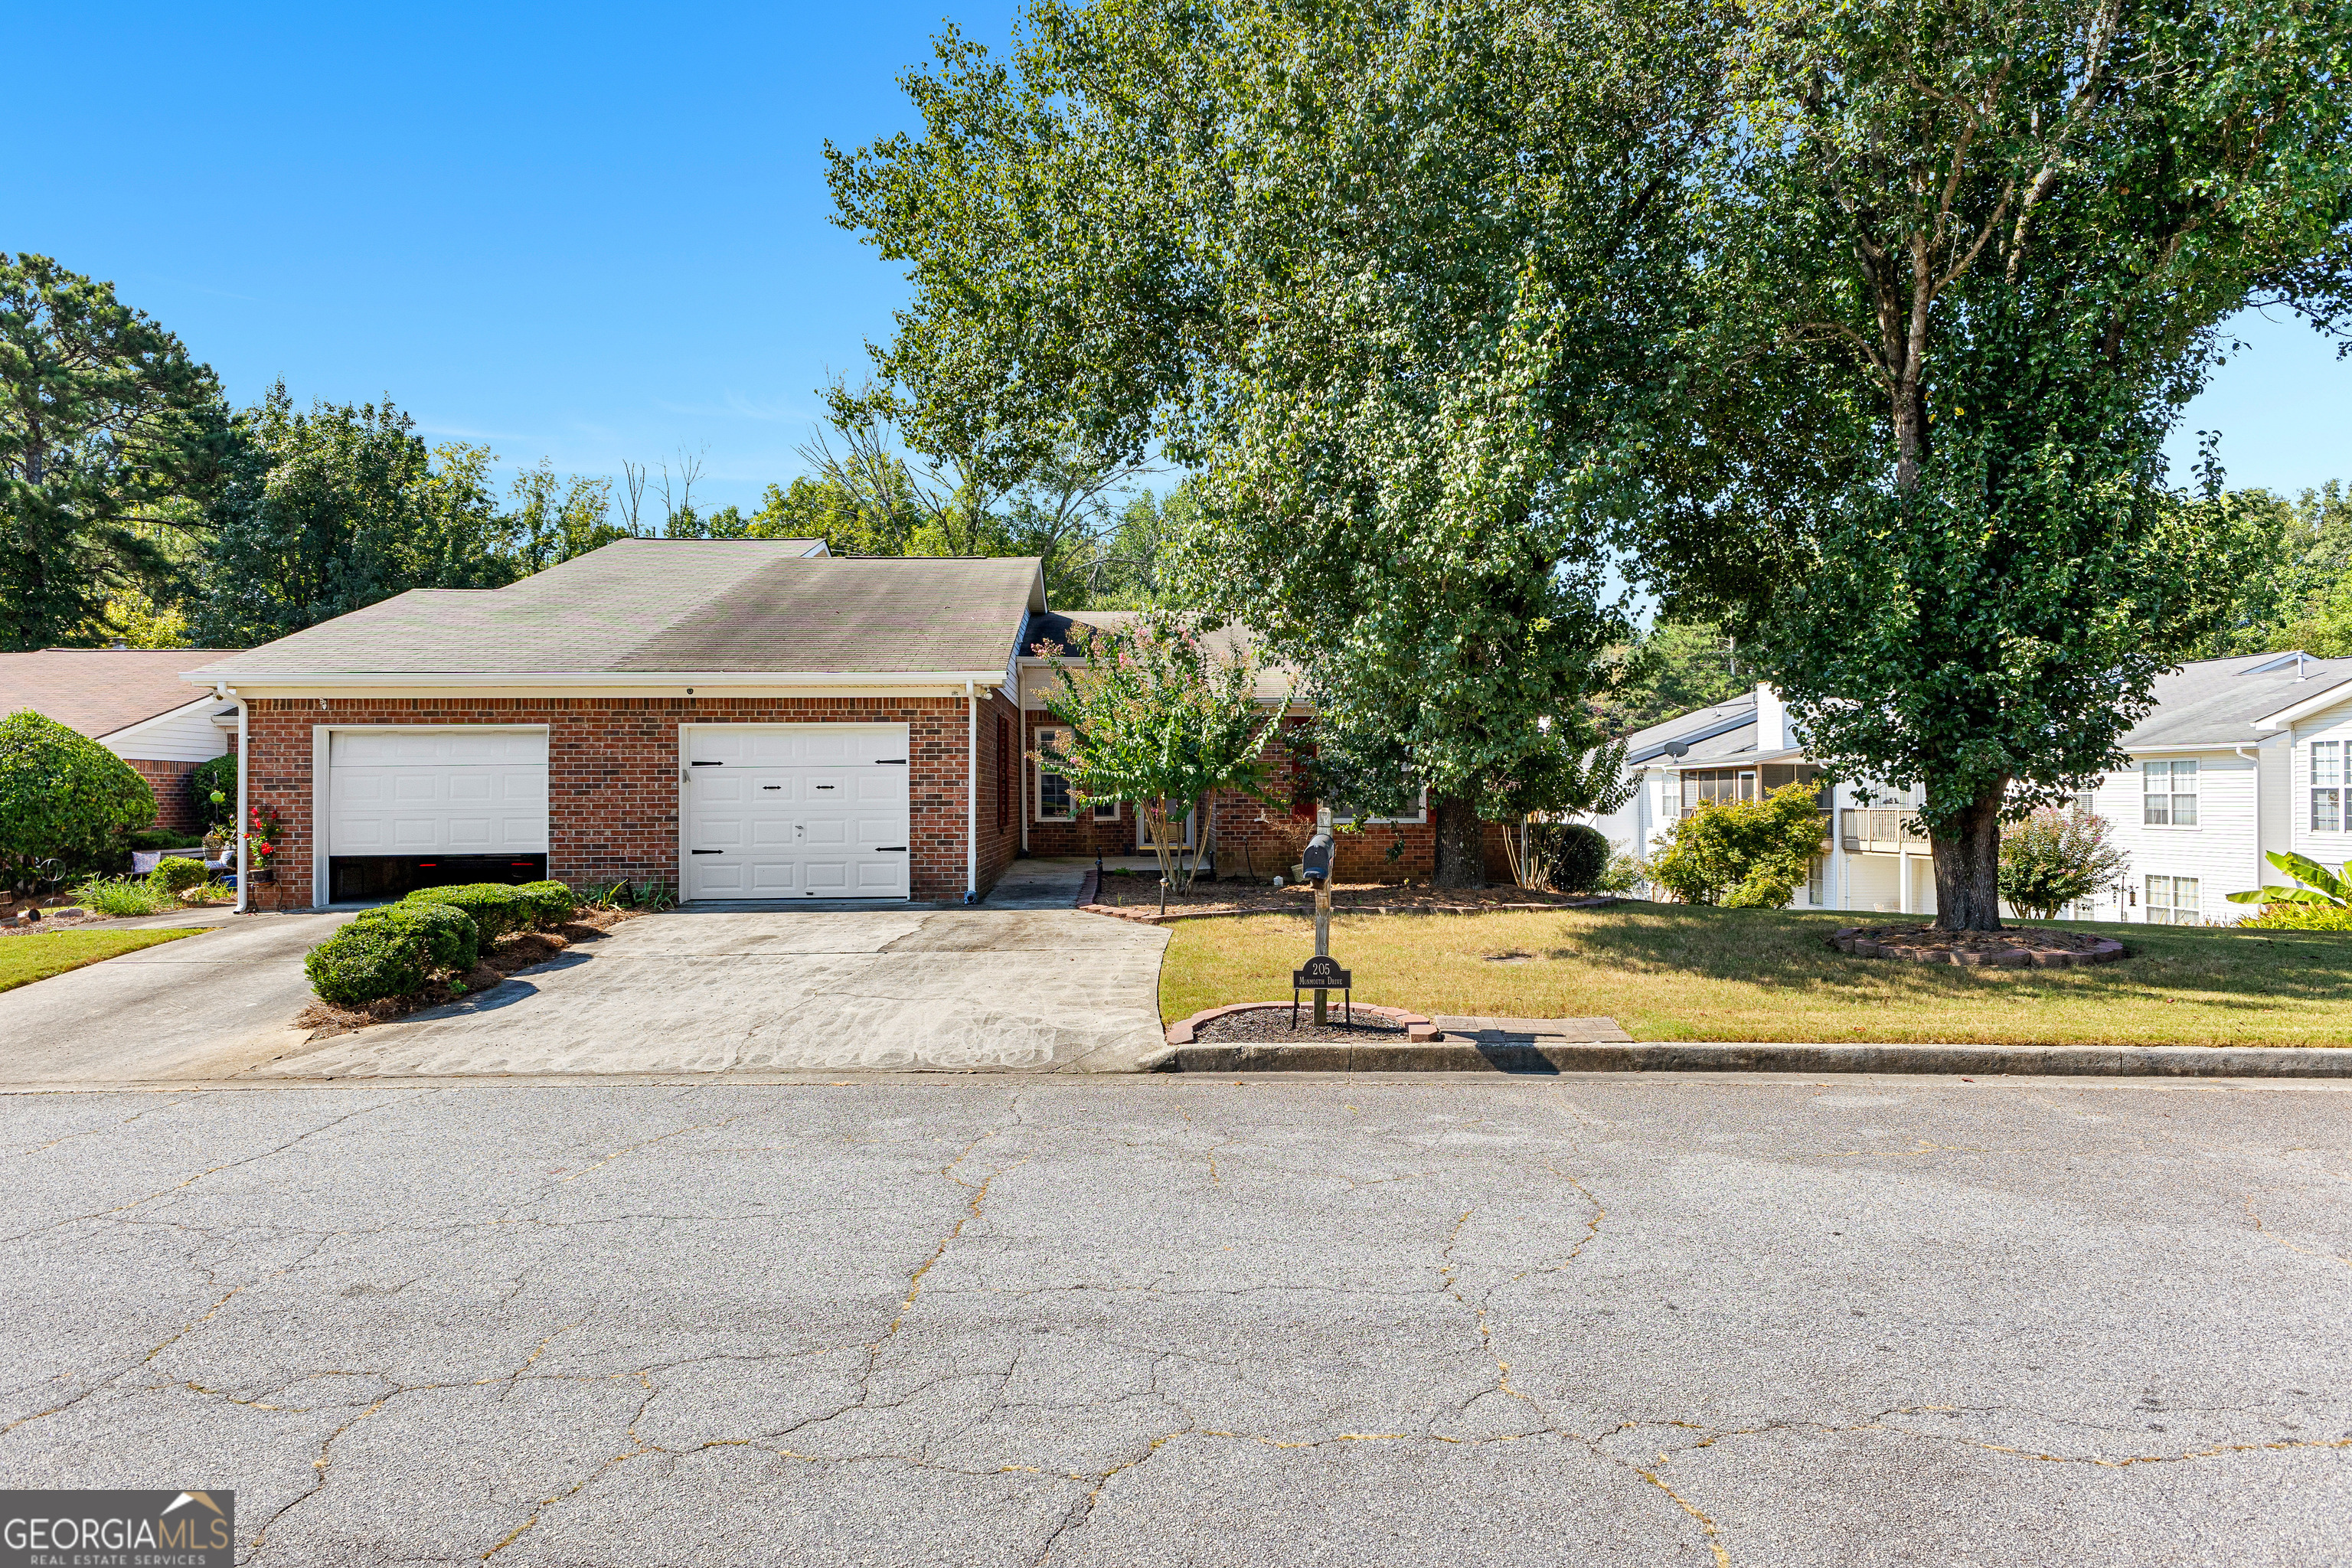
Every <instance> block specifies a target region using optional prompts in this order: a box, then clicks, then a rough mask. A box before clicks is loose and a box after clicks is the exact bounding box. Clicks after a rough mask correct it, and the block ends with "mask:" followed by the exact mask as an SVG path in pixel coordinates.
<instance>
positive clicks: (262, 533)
mask: <svg viewBox="0 0 2352 1568" xmlns="http://www.w3.org/2000/svg"><path fill="white" fill-rule="evenodd" d="M240 427H241V428H240V434H241V435H242V437H243V442H242V451H241V454H240V456H239V458H237V460H236V475H235V478H234V479H233V480H232V482H231V483H230V484H229V486H228V487H227V489H226V494H225V496H224V499H223V501H222V504H221V507H220V514H219V524H218V532H217V534H216V535H215V541H214V543H213V549H212V553H211V557H210V560H209V562H208V564H207V568H206V577H205V597H204V600H203V603H202V605H201V606H200V608H199V610H198V614H197V631H198V635H199V637H201V638H202V639H203V640H205V641H206V642H208V643H210V644H211V645H212V646H215V647H247V646H248V645H250V644H252V643H256V642H263V641H267V640H268V639H270V638H272V637H285V636H288V635H289V634H290V633H293V632H298V631H300V630H301V629H303V628H304V627H305V626H315V625H317V624H318V623H319V622H320V621H323V620H326V619H328V618H330V617H331V616H341V615H347V614H349V613H350V612H351V611H353V610H357V609H362V608H364V607H365V606H367V605H372V604H374V603H375V602H376V601H377V600H379V599H387V598H390V597H391V596H392V595H394V594H400V593H404V592H406V591H407V590H409V589H411V588H496V587H499V586H502V585H503V584H507V583H510V582H512V581H513V580H514V579H515V578H516V577H517V576H518V575H519V574H520V573H521V571H522V570H523V567H522V566H521V565H520V563H518V561H517V558H516V557H515V555H514V554H513V553H512V552H511V551H510V548H509V546H510V543H511V534H512V527H513V524H512V521H511V520H510V519H509V517H508V516H507V515H506V514H504V513H502V512H500V511H499V508H498V503H497V500H496V498H495V496H494V495H493V494H492V491H491V488H490V484H491V481H490V474H489V464H490V461H491V458H490V454H489V452H488V448H486V447H472V446H467V445H464V444H460V443H450V444H446V445H444V446H443V447H440V448H439V449H438V450H437V451H428V450H427V449H426V447H425V442H424V440H423V439H422V438H421V437H418V436H417V435H416V434H415V426H414V422H413V421H412V420H411V419H410V418H409V417H408V416H406V415H405V414H403V413H401V412H400V411H399V410H398V409H397V408H395V407H394V406H393V405H392V402H391V400H390V399H389V398H387V399H385V400H384V402H383V404H381V405H374V404H362V405H352V404H347V403H346V404H337V403H327V402H320V403H318V404H315V405H313V406H312V407H311V408H310V410H309V411H308V412H304V411H301V410H299V409H297V408H295V407H294V405H293V400H292V399H291V398H290V397H289V396H288V395H287V392H286V388H285V386H284V385H283V384H279V385H278V386H277V387H275V388H273V389H272V390H271V392H270V394H269V395H268V397H267V398H266V399H265V400H264V401H263V402H262V405H261V406H260V407H258V408H257V409H254V410H253V411H252V412H251V413H250V414H249V415H247V416H244V417H243V418H242V419H241V420H240ZM528 504H529V501H528V499H526V505H527V506H528ZM556 526H557V528H558V529H559V531H560V527H561V524H560V521H559V523H558V524H557V525H556ZM541 537H542V538H543V537H544V535H543V534H542V535H541Z"/></svg>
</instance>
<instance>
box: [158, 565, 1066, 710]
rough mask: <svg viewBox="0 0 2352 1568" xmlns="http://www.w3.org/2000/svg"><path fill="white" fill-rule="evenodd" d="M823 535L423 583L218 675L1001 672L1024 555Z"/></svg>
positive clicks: (1033, 570) (214, 668)
mask: <svg viewBox="0 0 2352 1568" xmlns="http://www.w3.org/2000/svg"><path fill="white" fill-rule="evenodd" d="M814 543H815V542H814V541H813V540H651V539H646V540H620V541H616V542H614V543H611V544H608V545H606V546H604V548H603V549H601V550H596V551H593V552H590V553H588V554H586V555H582V556H577V557H575V558H573V559H572V560H570V561H567V562H565V563H562V565H560V566H553V567H551V568H549V569H548V570H547V571H544V572H541V573H540V574H538V575H536V576H533V577H528V578H525V579H524V580H523V581H521V582H520V583H517V584H512V585H511V586H509V587H505V588H498V589H419V590H416V591H415V592H412V593H407V594H403V595H400V596H399V597H397V598H393V599H387V600H385V601H383V603H382V604H378V605H369V606H368V607H367V608H366V609H363V610H358V611H355V612H353V613H352V614H351V615H348V616H338V617H336V618H335V619H334V620H331V621H326V622H323V623H321V624H320V625H318V626H312V627H310V629H309V630H308V631H301V632H297V633H295V634H294V635H293V636H292V637H281V638H279V639H278V641H276V642H272V643H265V644H263V645H262V646H261V647H257V648H249V649H247V650H246V651H245V652H242V653H236V654H231V655H229V656H227V657H226V658H221V659H219V660H218V661H216V662H215V663H212V664H209V665H206V666H205V668H204V670H203V671H202V673H203V674H204V675H205V677H206V678H207V679H223V680H231V681H234V680H236V679H262V678H265V677H268V676H272V675H302V674H344V675H512V676H515V677H517V678H521V677H526V676H530V675H534V674H596V673H610V674H624V673H630V674H635V673H648V674H649V673H660V672H679V673H693V672H709V673H713V674H717V673H725V672H732V671H740V672H745V673H759V672H769V671H772V672H775V673H779V674H782V673H805V674H815V673H836V674H858V673H872V674H877V675H884V674H911V673H922V672H930V671H956V670H999V669H1003V668H1004V665H1005V662H1006V660H1007V659H1008V658H1011V657H1012V654H1013V648H1014V644H1015V642H1016V639H1018V637H1020V635H1021V628H1022V624H1023V621H1024V617H1025V616H1027V615H1028V613H1029V611H1030V609H1031V607H1032V605H1033V604H1034V605H1038V606H1039V607H1042V605H1043V600H1042V598H1039V597H1038V596H1037V593H1038V590H1037V584H1038V565H1037V563H1036V561H1035V560H1034V559H1031V558H1027V557H1004V558H997V559H987V560H974V559H964V558H952V557H947V558H943V557H888V558H882V557H848V558H841V557H834V556H817V557H814V558H812V557H810V556H808V555H807V554H806V553H805V552H806V551H808V550H809V549H811V548H813V547H814Z"/></svg>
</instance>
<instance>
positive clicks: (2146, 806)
mask: <svg viewBox="0 0 2352 1568" xmlns="http://www.w3.org/2000/svg"><path fill="white" fill-rule="evenodd" d="M2154 696H2155V698H2156V707H2155V708H2154V709H2153V710H2151V711H2150V712H2149V713H2148V715H2147V718H2146V719H2144V720H2143V721H2140V723H2139V724H2137V726H2135V727H2134V728H2133V729H2132V730H2131V731H2129V732H2128V733H2126V735H2125V736H2124V739H2123V742H2122V746H2123V750H2124V751H2125V752H2126V754H2127V755H2128V756H2129V757H2130V758H2131V766H2130V767H2129V768H2128V769H2126V770H2125V771H2123V772H2120V773H2111V774H2109V775H2108V776H2107V777H2106V778H2105V780H2103V781H2101V783H2100V784H2099V785H2098V787H2097V788H2096V789H2095V790H2093V791H2090V792H2088V793H2087V794H2086V795H2084V796H2083V797H2082V798H2083V801H2084V804H2085V805H2089V806H2090V807H2091V809H2092V810H2094V811H2095V812H2096V813H2097V814H2098V815H2099V816H2103V817H2105V818H2106V819H2107V821H2108V822H2109V823H2111V824H2113V825H2114V830H2115V836H2116V842H2117V843H2119V844H2120V845H2121V846H2122V847H2123V848H2124V849H2125V850H2126V851H2127V852H2128V853H2129V854H2130V856H2131V868H2130V871H2129V873H2128V875H2127V876H2126V878H2125V879H2123V880H2122V881H2120V882H2119V883H2117V884H2116V886H2114V887H2111V888H2105V889H2100V891H2099V892H2098V893H2097V894H2096V895H2095V897H2093V898H2091V899H2088V900H2084V902H2083V903H2082V904H2081V905H2078V906H2076V907H2075V908H2074V909H2072V910H2067V911H2066V912H2067V913H2068V914H2069V915H2072V916H2074V917H2075V918H2078V919H2083V920H2105V921H2116V920H2121V921H2152V922H2155V923H2159V924H2162V923H2178V924H2197V923H2202V922H2217V921H2237V920H2240V919H2242V918H2243V917H2244V916H2246V915H2247V914H2250V913H2252V909H2253V906H2252V905H2247V904H2233V903H2231V902H2229V901H2228V899H2227V895H2228V894H2231V893H2233V892H2238V891H2240V890H2242V889H2247V888H2253V887H2259V886H2261V885H2262V884H2263V883H2265V882H2279V881H2283V880H2284V878H2283V877H2281V876H2280V874H2279V873H2278V872H2276V871H2275V870H2273V868H2271V867H2269V866H2268V865H2267V864H2265V863H2264V862H2263V854H2264V853H2265V852H2268V851H2273V850H2290V849H2291V850H2294V851H2295V852H2297V853H2300V854H2303V855H2307V856H2309V857H2310V858H2313V859H2315V860H2317V861H2320V862H2321V863H2322V864H2324V865H2326V866H2327V867H2329V868H2331V869H2340V868H2342V867H2343V865H2344V863H2345V862H2346V860H2347V858H2352V798H2347V796H2352V777H2348V776H2347V768H2352V758H2348V757H2347V751H2352V658H2336V659H2321V658H2311V657H2310V656H2309V655H2306V654H2301V653H2283V654H2250V655H2243V656H2241V657H2239V658H2213V659H2200V660H2198V661H2197V662H2195V663H2192V664H2188V665H2184V666H2182V667H2181V668H2179V669H2177V670H2175V671H2173V672H2172V673H2170V674H2168V675H2164V676H2160V677H2158V679H2157V682H2156V686H2155V690H2154ZM1626 766H1627V768H1628V770H1629V771H1630V772H1631V773H1633V776H1634V778H1635V780H1636V784H1637V786H1638V787H1637V788H1636V789H1635V791H1634V795H1633V799H1632V800H1631V801H1630V802H1628V803H1627V804H1626V805H1625V806H1624V807H1622V809H1621V810H1619V811H1617V812H1614V813H1612V814H1611V815H1610V816H1605V817H1599V818H1596V819H1594V823H1593V826H1596V827H1598V828H1600V829H1601V831H1602V832H1603V833H1605V834H1607V835H1608V836H1609V837H1610V838H1611V840H1612V842H1614V843H1616V844H1617V845H1618V846H1620V847H1622V848H1625V849H1628V850H1631V851H1633V853H1635V854H1648V853H1650V852H1651V850H1652V848H1653V847H1654V840H1655V839H1656V838H1657V837H1659V836H1660V835H1661V834H1663V833H1664V832H1665V830H1666V829H1667V827H1668V826H1671V825H1672V824H1673V823H1674V822H1675V821H1676V820H1678V819H1679V818H1680V817H1681V816H1683V815H1685V814H1686V813H1687V812H1689V811H1691V810H1693V809H1695V808H1696V806H1697V805H1698V803H1699V802H1700V801H1702V800H1707V799H1715V798H1733V799H1753V798H1756V797H1757V796H1758V795H1766V794H1769V793H1770V792H1771V791H1772V790H1774V789H1776V788H1778V787H1780V785H1781V784H1789V783H1791V782H1800V781H1803V782H1810V781H1811V779H1812V778H1814V777H1815V776H1816V775H1817V774H1818V773H1819V771H1820V770H1819V769H1818V768H1817V767H1815V766H1814V765H1813V763H1812V762H1811V759H1809V758H1808V757H1806V756H1805V754H1804V750H1803V744H1802V737H1801V735H1799V734H1797V733H1796V732H1795V731H1794V730H1793V729H1792V727H1791V726H1790V721H1789V717H1788V710H1786V709H1785V708H1784V707H1783V706H1782V705H1781V702H1780V696H1779V694H1778V693H1777V692H1775V691H1774V690H1773V689H1771V688H1770V687H1769V686H1759V687H1758V688H1757V689H1756V690H1755V691H1753V692H1751V693H1748V694H1747V695H1745V696H1741V697H1737V698H1734V699H1732V700H1729V701H1727V702H1719V703H1717V704H1716V705H1714V706H1713V707H1710V708H1702V709H1699V710H1696V711H1695V712H1691V713H1685V714H1682V715H1680V716H1679V717H1676V718H1674V719H1669V720H1666V721H1663V722H1661V723H1658V724H1654V725H1651V726H1650V727H1649V728H1648V729H1645V730H1642V731H1636V732H1635V733H1634V734H1633V735H1631V736H1629V737H1627V747H1626ZM1870 793H1871V794H1872V795H1873V797H1874V798H1873V799H1872V801H1870V802H1869V803H1868V804H1864V802H1863V801H1862V800H1860V799H1859V798H1858V795H1859V792H1858V791H1857V790H1856V789H1855V787H1854V785H1853V784H1836V785H1833V786H1832V787H1831V788H1830V790H1829V791H1828V792H1826V795H1825V796H1824V799H1823V801H1822V805H1823V808H1824V809H1825V810H1826V811H1828V812H1829V813H1830V815H1831V821H1832V832H1831V834H1830V840H1829V853H1828V854H1826V855H1824V856H1823V857H1822V859H1821V860H1820V861H1818V862H1816V863H1815V866H1814V868H1813V875H1812V877H1811V879H1809V880H1808V882H1807V884H1806V886H1804V887H1803V888H1801V889H1798V892H1797V899H1796V907H1797V908H1799V909H1805V908H1818V909H1833V910H1870V911H1874V912H1883V913H1906V914H1932V913H1934V912H1935V909H1936V878H1935V866H1934V861H1933V858H1932V857H1931V856H1930V854H1929V851H1928V846H1927V840H1926V838H1925V837H1922V836H1920V835H1919V834H1918V833H1917V832H1916V823H1912V822H1908V821H1907V820H1906V819H1907V817H1908V816H1909V814H1908V813H1907V812H1906V810H1905V809H1904V808H1903V804H1902V803H1897V802H1895V801H1892V800H1889V799H1887V798H1886V796H1887V794H1888V792H1887V791H1885V789H1884V788H1881V789H1877V790H1874V791H1872V792H1870ZM1917 802H1918V795H1917V792H1916V790H1915V791H1914V792H1913V793H1912V794H1911V795H1910V797H1909V800H1908V803H1907V804H1909V805H1913V806H1916V804H1917ZM1906 828H1908V829H1910V830H1909V831H1906Z"/></svg>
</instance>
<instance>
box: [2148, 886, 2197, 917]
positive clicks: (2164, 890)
mask: <svg viewBox="0 0 2352 1568" xmlns="http://www.w3.org/2000/svg"><path fill="white" fill-rule="evenodd" d="M2202 918H2203V917H2202V916H2201V915H2200V914H2199V912H2198V907H2197V879H2196V878H2194V877H2150V878H2149V879H2147V923H2148V924H2150V925H2152V926H2161V925H2175V926H2193V925H2196V924H2198V923H2200V921H2201V920H2202Z"/></svg>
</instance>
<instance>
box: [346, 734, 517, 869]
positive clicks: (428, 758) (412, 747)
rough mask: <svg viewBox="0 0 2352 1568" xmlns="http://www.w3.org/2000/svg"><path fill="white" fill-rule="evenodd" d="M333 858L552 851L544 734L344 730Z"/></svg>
mask: <svg viewBox="0 0 2352 1568" xmlns="http://www.w3.org/2000/svg"><path fill="white" fill-rule="evenodd" d="M327 755H328V763H327V789H328V794H329V795H330V797H331V805H330V807H329V817H328V825H327V853H328V854H330V855H499V854H507V853H513V854H521V855H543V854H545V853H546V852H547V731H544V730H490V729H472V730H337V731H333V732H331V735H330V736H329V738H328V750H327Z"/></svg>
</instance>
